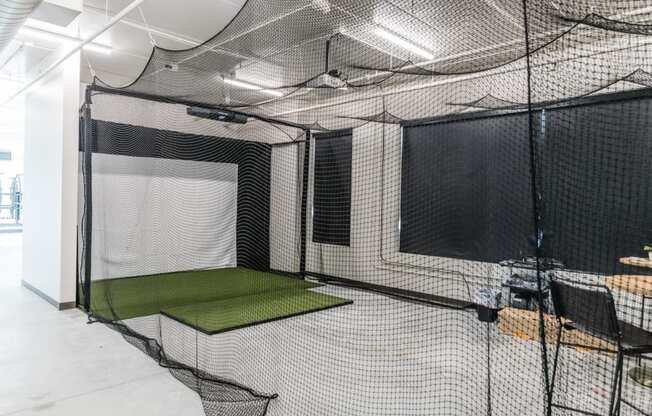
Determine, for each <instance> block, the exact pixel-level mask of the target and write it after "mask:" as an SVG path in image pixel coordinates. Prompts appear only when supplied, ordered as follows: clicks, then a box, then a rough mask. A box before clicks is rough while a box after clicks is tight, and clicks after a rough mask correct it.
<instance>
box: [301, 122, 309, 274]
mask: <svg viewBox="0 0 652 416" xmlns="http://www.w3.org/2000/svg"><path fill="white" fill-rule="evenodd" d="M309 174H310V130H306V140H305V145H304V151H303V180H302V183H301V185H302V191H301V261H300V264H299V273H301V275H302V276H303V277H305V276H306V234H307V225H308V221H307V217H306V216H307V214H308V177H309V176H310V175H309Z"/></svg>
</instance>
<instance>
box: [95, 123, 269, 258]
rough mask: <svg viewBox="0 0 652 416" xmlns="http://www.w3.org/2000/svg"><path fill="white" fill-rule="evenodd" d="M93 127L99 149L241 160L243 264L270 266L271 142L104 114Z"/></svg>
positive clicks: (239, 244)
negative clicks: (118, 120)
mask: <svg viewBox="0 0 652 416" xmlns="http://www.w3.org/2000/svg"><path fill="white" fill-rule="evenodd" d="M93 133H94V134H93V152H94V153H105V154H113V155H122V156H134V157H158V158H166V159H180V160H196V161H202V162H219V163H235V164H237V165H238V213H237V224H236V231H237V237H236V241H237V252H238V254H237V255H238V266H242V267H249V268H252V269H257V270H269V267H270V262H269V221H270V185H271V179H270V174H271V157H272V148H271V146H270V145H269V144H266V143H259V142H252V141H247V140H235V139H226V138H220V137H211V136H199V135H194V134H186V133H179V132H175V131H169V130H158V129H152V128H147V127H140V126H132V125H128V124H119V123H112V122H106V121H99V120H93ZM82 150H83V149H82ZM215 215H220V213H219V212H216V213H215Z"/></svg>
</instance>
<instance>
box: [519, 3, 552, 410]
mask: <svg viewBox="0 0 652 416" xmlns="http://www.w3.org/2000/svg"><path fill="white" fill-rule="evenodd" d="M523 30H524V38H525V39H524V40H525V59H526V74H527V109H528V147H529V154H530V160H529V163H530V192H531V198H532V211H533V212H532V225H533V229H534V240H535V241H534V254H535V257H536V274H537V293H538V301H539V305H540V307H539V308H538V309H539V339H540V342H541V367H542V372H543V378H544V383H545V392H546V414H547V415H548V416H550V415H551V412H552V406H551V404H552V403H551V401H552V391H551V389H550V378H549V375H548V348H547V345H546V326H545V316H544V310H543V307H542V306H541V305H543V284H542V279H543V275H542V273H541V257H542V242H543V234H542V232H541V212H540V201H539V192H538V190H537V179H538V178H537V157H536V147H535V146H536V142H535V137H534V136H535V132H534V116H535V114H534V111H533V109H532V63H531V56H530V31H529V22H528V0H523Z"/></svg>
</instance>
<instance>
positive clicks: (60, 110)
mask: <svg viewBox="0 0 652 416" xmlns="http://www.w3.org/2000/svg"><path fill="white" fill-rule="evenodd" d="M79 65H80V57H79V54H75V55H74V56H73V57H71V58H70V59H68V60H67V61H66V62H65V63H64V64H63V65H61V66H60V67H59V68H58V69H57V70H55V71H54V72H53V73H52V74H51V75H50V76H48V77H47V78H46V79H45V80H43V81H42V82H41V83H40V84H39V85H38V86H36V87H34V88H33V89H32V90H31V91H30V92H28V93H27V96H26V98H25V108H26V114H25V199H24V202H25V212H24V228H23V233H24V237H23V281H24V282H25V283H26V284H27V285H29V286H31V287H32V288H34V289H36V290H37V291H39V292H41V294H43V295H45V296H47V297H48V298H49V300H50V301H51V302H53V303H56V304H59V306H61V304H69V303H71V302H74V301H75V291H76V283H75V282H76V255H77V252H76V244H77V234H76V226H77V170H78V140H79V124H78V123H79V121H78V120H79V118H78V117H79V116H78V114H79V113H78V110H79V105H80V102H79ZM66 306H68V305H66Z"/></svg>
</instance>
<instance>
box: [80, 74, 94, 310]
mask: <svg viewBox="0 0 652 416" xmlns="http://www.w3.org/2000/svg"><path fill="white" fill-rule="evenodd" d="M91 93H92V87H91V86H87V87H86V94H85V99H84V106H83V110H82V114H83V143H82V144H83V152H84V155H83V161H82V175H83V179H84V183H83V186H84V210H83V218H82V239H83V241H82V244H83V250H82V260H81V261H82V263H83V265H84V273H83V276H82V279H83V282H82V287H83V293H84V304H83V307H84V309H85V310H86V312H87V313H90V311H91V310H90V305H91V252H92V251H91V241H92V230H93V179H92V173H93V169H92V161H93V153H92V152H93V148H92V139H93V121H92V119H91Z"/></svg>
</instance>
